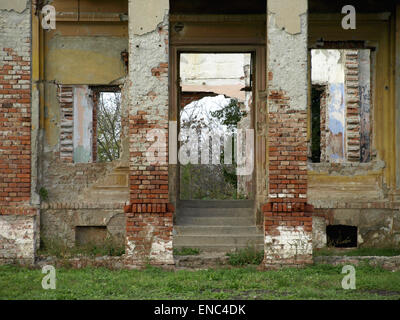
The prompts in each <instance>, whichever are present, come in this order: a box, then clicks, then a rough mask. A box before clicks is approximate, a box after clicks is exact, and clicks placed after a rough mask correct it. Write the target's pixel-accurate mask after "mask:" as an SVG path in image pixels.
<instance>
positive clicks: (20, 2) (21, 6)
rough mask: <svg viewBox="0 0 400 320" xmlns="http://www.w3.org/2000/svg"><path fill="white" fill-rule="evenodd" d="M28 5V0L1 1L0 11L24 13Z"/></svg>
mask: <svg viewBox="0 0 400 320" xmlns="http://www.w3.org/2000/svg"><path fill="white" fill-rule="evenodd" d="M27 3H28V1H27V0H1V3H0V10H8V11H11V10H13V11H15V12H18V13H22V11H24V10H25V9H26V7H27Z"/></svg>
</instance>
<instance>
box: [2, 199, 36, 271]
mask: <svg viewBox="0 0 400 320" xmlns="http://www.w3.org/2000/svg"><path fill="white" fill-rule="evenodd" d="M39 244H40V215H39V210H38V209H35V208H29V207H18V208H2V209H0V265H2V264H14V263H18V264H22V265H34V263H35V256H36V248H38V247H39Z"/></svg>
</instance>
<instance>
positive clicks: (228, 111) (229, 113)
mask: <svg viewBox="0 0 400 320" xmlns="http://www.w3.org/2000/svg"><path fill="white" fill-rule="evenodd" d="M246 115H247V112H245V111H241V110H240V107H239V103H238V100H237V99H231V102H230V103H229V104H228V105H227V106H225V107H224V108H222V109H220V110H217V111H213V112H211V116H213V117H215V118H217V119H219V120H220V121H221V123H222V124H223V125H226V126H227V127H228V128H229V129H230V130H232V131H233V130H235V128H237V124H238V123H239V121H240V120H242V118H243V117H245V116H246Z"/></svg>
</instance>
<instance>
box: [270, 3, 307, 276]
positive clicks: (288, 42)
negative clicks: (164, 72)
mask: <svg viewBox="0 0 400 320" xmlns="http://www.w3.org/2000/svg"><path fill="white" fill-rule="evenodd" d="M289 4H293V9H292V7H291V6H289ZM307 30H308V24H307V1H306V0H298V1H286V0H285V1H275V0H273V1H268V18H267V74H268V99H267V110H268V117H269V120H268V122H269V123H268V160H269V165H268V167H269V168H268V170H269V174H268V178H269V182H268V184H269V201H268V203H267V204H266V205H264V206H263V212H264V230H265V241H264V250H265V256H264V265H265V267H267V268H269V267H272V268H273V267H277V266H280V265H301V264H305V263H311V262H312V234H311V231H312V218H311V213H310V211H311V208H310V207H309V206H308V205H307V149H308V148H307V96H308V79H307V65H308V62H307V61H308V45H307V36H308V32H307Z"/></svg>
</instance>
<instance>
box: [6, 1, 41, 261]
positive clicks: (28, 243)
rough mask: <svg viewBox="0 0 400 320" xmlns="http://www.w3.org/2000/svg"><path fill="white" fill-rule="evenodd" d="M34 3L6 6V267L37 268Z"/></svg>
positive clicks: (7, 2) (15, 2)
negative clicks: (13, 264) (33, 139)
mask: <svg viewBox="0 0 400 320" xmlns="http://www.w3.org/2000/svg"><path fill="white" fill-rule="evenodd" d="M30 5H31V3H30V1H14V2H11V1H3V2H2V3H1V4H0V33H1V37H0V264H2V263H10V262H22V263H29V264H31V263H33V262H34V257H35V247H36V243H37V241H38V238H39V234H38V232H37V225H36V224H37V222H38V210H37V209H36V208H34V207H33V206H32V205H31V201H30V200H31V19H30V14H31V10H30Z"/></svg>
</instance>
